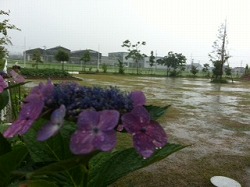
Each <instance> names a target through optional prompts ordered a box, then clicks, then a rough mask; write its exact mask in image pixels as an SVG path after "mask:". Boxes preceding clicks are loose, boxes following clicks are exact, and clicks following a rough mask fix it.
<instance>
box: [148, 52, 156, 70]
mask: <svg viewBox="0 0 250 187" xmlns="http://www.w3.org/2000/svg"><path fill="white" fill-rule="evenodd" d="M154 64H155V56H154V52H153V51H151V52H150V57H149V65H150V67H151V71H152V68H153V66H154ZM151 73H152V72H151Z"/></svg>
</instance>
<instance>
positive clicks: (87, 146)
mask: <svg viewBox="0 0 250 187" xmlns="http://www.w3.org/2000/svg"><path fill="white" fill-rule="evenodd" d="M93 139H94V135H93V134H92V133H90V132H87V131H76V132H75V133H74V134H73V135H72V136H71V140H70V150H71V152H72V153H73V154H76V155H81V154H88V153H90V152H92V151H93V150H94V145H93V143H92V142H93Z"/></svg>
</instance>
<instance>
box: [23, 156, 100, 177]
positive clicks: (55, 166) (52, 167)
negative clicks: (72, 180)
mask: <svg viewBox="0 0 250 187" xmlns="http://www.w3.org/2000/svg"><path fill="white" fill-rule="evenodd" d="M96 154H97V152H93V153H92V154H89V155H84V156H74V157H73V158H70V159H67V160H61V161H58V162H55V163H51V164H49V165H47V166H44V167H42V168H39V169H37V170H35V171H33V172H31V173H29V174H28V176H29V177H33V176H37V175H44V174H52V173H57V172H61V171H65V170H70V169H72V168H75V167H77V166H79V165H87V163H88V161H89V160H90V158H92V157H93V156H94V155H96Z"/></svg>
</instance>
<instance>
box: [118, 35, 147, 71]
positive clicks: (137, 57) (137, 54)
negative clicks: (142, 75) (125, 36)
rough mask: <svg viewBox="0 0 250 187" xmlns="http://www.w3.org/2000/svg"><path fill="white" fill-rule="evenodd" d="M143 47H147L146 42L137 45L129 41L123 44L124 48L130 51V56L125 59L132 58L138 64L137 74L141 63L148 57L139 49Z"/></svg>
mask: <svg viewBox="0 0 250 187" xmlns="http://www.w3.org/2000/svg"><path fill="white" fill-rule="evenodd" d="M142 45H146V42H144V41H143V42H137V43H136V44H132V43H131V42H130V41H129V40H125V41H124V42H123V44H122V47H126V48H127V49H128V52H129V53H128V55H127V56H126V57H125V58H126V59H129V58H132V59H133V61H134V62H135V63H136V70H137V71H136V72H137V75H138V74H139V62H140V61H141V60H143V59H144V57H146V56H147V55H145V54H142V53H141V51H140V50H139V48H140V47H141V46H142Z"/></svg>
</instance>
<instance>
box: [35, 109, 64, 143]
mask: <svg viewBox="0 0 250 187" xmlns="http://www.w3.org/2000/svg"><path fill="white" fill-rule="evenodd" d="M65 114H66V108H65V106H64V105H61V106H60V108H58V109H56V110H54V111H53V113H52V114H51V116H50V122H49V123H48V124H47V125H45V126H43V127H42V129H41V130H40V131H39V132H38V135H37V140H38V141H45V140H47V139H49V138H50V137H52V136H54V135H55V134H57V132H58V131H59V130H60V128H61V127H62V126H63V122H64V117H65Z"/></svg>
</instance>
